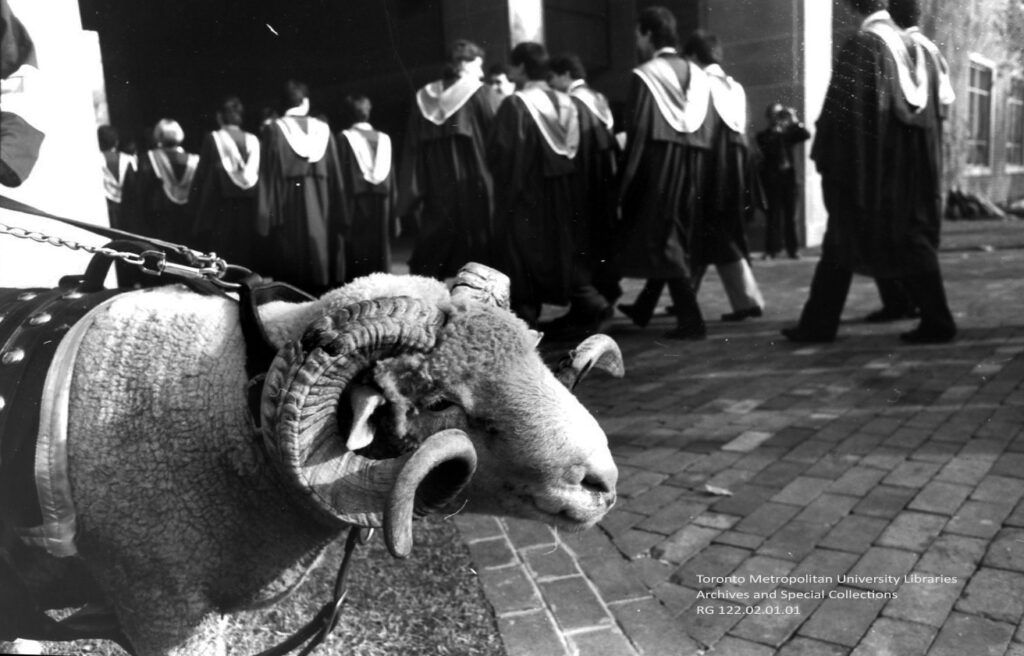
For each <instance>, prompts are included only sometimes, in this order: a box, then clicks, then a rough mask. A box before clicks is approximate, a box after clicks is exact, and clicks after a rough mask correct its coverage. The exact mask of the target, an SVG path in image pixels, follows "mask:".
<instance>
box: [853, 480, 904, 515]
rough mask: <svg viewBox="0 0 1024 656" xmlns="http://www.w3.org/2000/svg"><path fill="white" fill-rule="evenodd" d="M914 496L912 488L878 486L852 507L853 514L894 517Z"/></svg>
mask: <svg viewBox="0 0 1024 656" xmlns="http://www.w3.org/2000/svg"><path fill="white" fill-rule="evenodd" d="M915 495H916V491H915V490H914V489H912V488H905V487H895V486H892V485H879V486H878V487H876V488H874V489H873V490H871V491H870V492H868V494H867V496H865V497H864V498H863V499H861V501H860V503H858V504H857V505H856V506H854V508H853V512H855V513H857V514H858V515H871V516H872V517H889V518H891V517H895V516H896V515H898V514H899V513H900V511H901V510H903V507H904V506H906V505H907V503H908V502H909V501H910V500H911V499H912V498H913V497H914V496H915Z"/></svg>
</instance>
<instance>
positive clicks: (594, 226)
mask: <svg viewBox="0 0 1024 656" xmlns="http://www.w3.org/2000/svg"><path fill="white" fill-rule="evenodd" d="M550 67H551V79H550V83H551V86H552V87H554V88H555V89H557V90H558V91H564V92H565V93H568V94H569V96H570V97H571V98H572V100H573V102H574V103H575V104H576V112H577V114H578V115H579V122H580V146H579V151H578V152H577V154H576V158H575V163H576V176H575V182H576V193H577V201H576V215H575V217H574V220H573V224H572V225H573V233H572V237H573V249H574V253H575V257H576V260H575V264H574V284H573V292H572V295H573V306H572V308H571V309H570V315H573V314H575V315H576V316H575V317H572V318H573V319H574V320H575V321H576V322H577V323H578V324H580V325H582V326H583V327H593V328H597V327H599V323H600V319H602V318H610V317H611V314H612V312H613V311H614V310H613V309H612V308H613V307H614V305H613V304H614V303H615V301H616V300H618V298H619V296H621V295H622V288H621V287H620V286H619V275H618V273H617V272H616V270H615V266H614V258H615V248H616V243H615V238H614V230H615V222H616V211H615V210H616V202H617V198H616V189H615V182H616V176H617V167H618V157H619V145H618V142H617V141H616V140H615V132H614V126H615V121H614V118H613V117H612V111H611V107H610V106H609V104H608V99H607V98H605V96H604V94H602V93H601V92H599V91H596V90H594V89H592V88H591V87H590V86H589V85H588V84H587V82H586V69H585V68H584V67H583V62H582V61H580V58H579V56H578V55H576V54H574V53H566V54H562V55H556V56H554V57H552V58H551V64H550ZM596 294H600V296H601V298H603V299H604V301H601V300H600V299H598V298H595V295H596ZM570 315H566V316H570ZM595 322H596V323H597V324H598V325H594V324H595ZM588 324H589V325H588Z"/></svg>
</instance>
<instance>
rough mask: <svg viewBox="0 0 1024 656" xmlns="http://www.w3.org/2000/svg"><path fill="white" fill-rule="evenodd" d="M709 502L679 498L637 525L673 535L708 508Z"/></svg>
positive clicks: (642, 528)
mask: <svg viewBox="0 0 1024 656" xmlns="http://www.w3.org/2000/svg"><path fill="white" fill-rule="evenodd" d="M707 507H708V504H707V503H701V502H698V501H688V500H677V501H674V502H672V503H671V504H669V505H667V506H665V507H664V508H662V509H661V510H659V511H658V512H656V513H654V514H653V515H651V516H650V517H648V518H646V519H644V520H643V521H642V522H640V523H638V524H637V525H636V528H638V529H640V530H641V531H650V532H651V533H661V534H662V535H671V534H672V533H675V532H676V531H678V530H679V529H681V528H683V527H684V526H686V525H687V524H690V523H691V522H692V521H693V520H694V518H696V517H697V516H698V515H700V514H701V513H702V512H704V511H705V510H707Z"/></svg>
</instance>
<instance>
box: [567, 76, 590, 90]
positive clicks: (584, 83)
mask: <svg viewBox="0 0 1024 656" xmlns="http://www.w3.org/2000/svg"><path fill="white" fill-rule="evenodd" d="M585 86H587V81H586V80H584V79H583V78H580V79H578V80H573V81H572V82H570V83H569V88H568V89H566V90H565V91H566V93H572V92H573V91H575V90H576V89H579V88H580V87H585Z"/></svg>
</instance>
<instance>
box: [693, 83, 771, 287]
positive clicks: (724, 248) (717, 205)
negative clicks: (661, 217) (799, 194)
mask: <svg viewBox="0 0 1024 656" xmlns="http://www.w3.org/2000/svg"><path fill="white" fill-rule="evenodd" d="M705 72H706V73H707V74H708V81H709V82H710V83H711V107H712V109H709V110H708V116H707V119H706V122H709V123H710V126H711V131H712V133H711V134H712V137H711V151H710V162H709V165H708V166H707V168H706V178H705V188H704V192H703V194H702V196H703V201H704V208H703V212H700V213H698V214H696V215H695V220H694V222H693V223H692V224H691V226H690V261H691V263H692V264H693V266H694V267H706V266H709V265H723V264H731V263H733V262H738V261H739V260H741V259H745V258H747V257H748V256H749V249H748V247H747V235H746V230H745V229H744V228H745V224H746V222H747V220H748V219H749V218H750V217H751V216H752V213H753V210H754V204H755V202H757V201H758V200H759V199H758V198H756V193H755V191H756V188H757V186H756V180H757V177H756V174H754V172H753V170H752V168H753V167H752V164H751V159H750V151H749V145H748V143H747V135H746V129H747V96H746V92H745V91H744V89H743V86H742V85H741V84H740V83H739V82H737V81H736V80H734V79H732V78H731V77H729V76H728V75H726V74H725V71H723V70H722V68H721V66H719V65H718V64H713V65H711V66H708V67H707V69H705Z"/></svg>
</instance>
